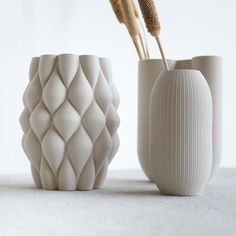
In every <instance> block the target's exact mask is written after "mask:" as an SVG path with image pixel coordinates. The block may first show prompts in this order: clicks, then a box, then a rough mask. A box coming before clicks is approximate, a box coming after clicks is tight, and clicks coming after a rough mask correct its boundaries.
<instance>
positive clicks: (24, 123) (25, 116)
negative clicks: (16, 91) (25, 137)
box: [20, 108, 30, 133]
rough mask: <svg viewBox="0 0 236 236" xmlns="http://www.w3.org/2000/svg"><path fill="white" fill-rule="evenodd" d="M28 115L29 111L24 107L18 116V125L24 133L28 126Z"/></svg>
mask: <svg viewBox="0 0 236 236" xmlns="http://www.w3.org/2000/svg"><path fill="white" fill-rule="evenodd" d="M29 117H30V112H29V110H28V109H27V108H25V109H24V110H23V112H22V113H21V116H20V125H21V128H22V130H23V132H24V133H26V132H27V131H28V129H29V128H30V123H29Z"/></svg>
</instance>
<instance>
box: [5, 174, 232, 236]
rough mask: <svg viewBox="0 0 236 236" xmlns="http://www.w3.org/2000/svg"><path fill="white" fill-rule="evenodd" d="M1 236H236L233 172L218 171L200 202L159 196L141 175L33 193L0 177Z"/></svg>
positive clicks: (28, 182) (20, 181)
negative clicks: (83, 189) (74, 189)
mask: <svg viewBox="0 0 236 236" xmlns="http://www.w3.org/2000/svg"><path fill="white" fill-rule="evenodd" d="M0 235H4V236H8V235H17V236H21V235H23V236H25V235H26V236H27V235H34V236H37V235H42V236H47V235H66V236H70V235H76V236H77V235H89V236H90V235H91V236H93V235H103V236H105V235H111V236H113V235H122V236H125V235H131V236H134V235H135V236H136V235H175V236H177V235H181V236H183V235H188V236H190V235H191V236H194V235H200V236H204V235H211V236H218V235H227V236H231V235H232V236H235V235H236V169H220V170H219V171H218V173H217V175H216V176H215V177H214V179H213V180H212V182H211V183H210V184H209V185H208V186H207V187H206V188H205V191H204V192H203V193H202V194H201V195H200V196H195V197H173V196H163V195H160V194H159V192H158V190H157V188H156V186H155V185H154V184H153V183H150V182H148V181H147V179H146V178H145V176H144V175H143V174H142V172H141V171H140V170H130V171H127V170H126V171H111V172H109V175H108V178H107V181H106V183H105V186H104V188H103V189H100V190H95V191H90V192H79V191H77V192H61V191H44V190H40V189H36V188H35V187H34V185H33V183H32V179H31V176H30V175H29V176H24V175H11V176H6V175H0Z"/></svg>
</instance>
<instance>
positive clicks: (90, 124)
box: [82, 100, 106, 142]
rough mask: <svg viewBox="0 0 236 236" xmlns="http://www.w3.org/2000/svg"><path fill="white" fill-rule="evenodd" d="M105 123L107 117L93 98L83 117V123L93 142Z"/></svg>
mask: <svg viewBox="0 0 236 236" xmlns="http://www.w3.org/2000/svg"><path fill="white" fill-rule="evenodd" d="M105 123H106V119H105V116H104V114H103V112H102V110H101V109H100V108H99V106H98V105H97V103H96V101H95V100H93V101H92V103H91V105H90V106H89V108H88V110H87V111H86V112H85V114H84V115H83V117H82V124H83V126H84V128H85V130H86V132H87V133H88V134H89V137H90V138H91V139H92V141H93V142H94V141H95V140H96V139H97V137H98V136H99V134H100V133H101V132H102V130H103V128H104V126H105Z"/></svg>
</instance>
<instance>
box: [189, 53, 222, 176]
mask: <svg viewBox="0 0 236 236" xmlns="http://www.w3.org/2000/svg"><path fill="white" fill-rule="evenodd" d="M192 68H194V69H196V70H200V71H201V72H202V74H203V76H204V77H205V78H206V80H207V82H208V85H209V87H210V89H211V95H212V101H213V156H212V157H213V159H212V170H211V177H213V176H214V174H215V172H216V171H217V169H218V168H219V166H220V161H221V157H222V136H223V134H222V114H223V112H222V102H223V98H222V92H223V89H222V88H223V59H222V58H221V57H217V56H199V57H194V58H193V60H192Z"/></svg>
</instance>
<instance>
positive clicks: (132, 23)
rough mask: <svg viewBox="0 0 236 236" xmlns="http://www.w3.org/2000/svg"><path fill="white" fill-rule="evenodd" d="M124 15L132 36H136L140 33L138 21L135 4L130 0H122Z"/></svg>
mask: <svg viewBox="0 0 236 236" xmlns="http://www.w3.org/2000/svg"><path fill="white" fill-rule="evenodd" d="M120 2H121V9H122V12H123V17H124V20H125V24H126V27H127V29H128V31H129V33H130V36H131V37H136V36H138V34H139V28H138V25H137V22H136V17H135V14H134V9H133V5H132V3H131V1H130V0H120Z"/></svg>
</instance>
